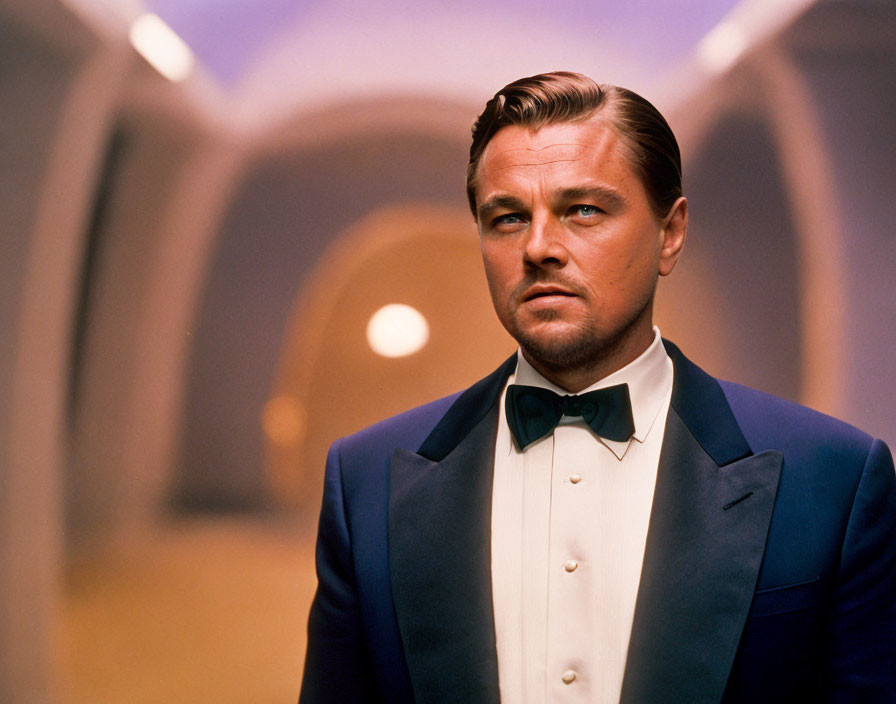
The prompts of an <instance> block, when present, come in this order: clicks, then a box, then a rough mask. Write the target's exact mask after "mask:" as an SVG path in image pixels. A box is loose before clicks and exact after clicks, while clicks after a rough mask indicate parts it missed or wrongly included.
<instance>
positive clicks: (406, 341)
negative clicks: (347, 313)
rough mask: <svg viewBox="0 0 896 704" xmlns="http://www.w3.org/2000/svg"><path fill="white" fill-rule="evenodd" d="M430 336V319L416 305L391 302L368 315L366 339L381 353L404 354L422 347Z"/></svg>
mask: <svg viewBox="0 0 896 704" xmlns="http://www.w3.org/2000/svg"><path fill="white" fill-rule="evenodd" d="M428 340H429V323H427V322H426V318H424V317H423V314H422V313H421V312H420V311H419V310H417V309H416V308H412V307H411V306H408V305H405V304H404V303H390V304H389V305H387V306H383V307H382V308H380V309H379V310H378V311H377V312H376V313H374V314H373V315H372V316H371V317H370V322H368V323H367V342H368V344H369V345H370V348H371V349H372V350H373V351H374V352H376V353H377V354H378V355H382V356H383V357H406V356H408V355H410V354H414V353H415V352H419V351H420V350H421V349H423V346H424V345H425V344H426V342H427V341H428Z"/></svg>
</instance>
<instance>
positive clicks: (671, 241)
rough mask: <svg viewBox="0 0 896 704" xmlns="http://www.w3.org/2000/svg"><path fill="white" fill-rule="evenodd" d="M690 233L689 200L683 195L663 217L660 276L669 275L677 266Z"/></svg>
mask: <svg viewBox="0 0 896 704" xmlns="http://www.w3.org/2000/svg"><path fill="white" fill-rule="evenodd" d="M687 234H688V200H687V198H685V197H684V196H681V197H680V198H679V199H678V200H676V201H675V202H674V203H673V204H672V207H671V208H670V209H669V213H668V214H667V215H666V217H665V218H663V227H662V229H661V230H660V237H661V241H660V262H659V270H660V276H668V275H669V274H671V273H672V270H673V269H674V268H675V264H676V262H677V261H678V257H679V256H680V255H681V250H682V248H683V247H684V240H685V237H687Z"/></svg>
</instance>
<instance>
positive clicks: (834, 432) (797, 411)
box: [719, 380, 874, 460]
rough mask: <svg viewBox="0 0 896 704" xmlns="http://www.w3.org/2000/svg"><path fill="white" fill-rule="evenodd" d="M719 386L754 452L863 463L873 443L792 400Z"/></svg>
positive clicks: (723, 383) (726, 383) (736, 386)
mask: <svg viewBox="0 0 896 704" xmlns="http://www.w3.org/2000/svg"><path fill="white" fill-rule="evenodd" d="M719 384H720V385H721V387H722V391H723V392H724V394H725V397H726V399H727V400H728V403H729V405H730V406H731V410H732V411H733V412H734V415H735V417H736V418H737V421H738V423H739V424H740V427H741V430H742V431H743V433H744V436H745V437H746V439H747V442H748V443H749V444H750V447H751V448H752V449H753V451H754V452H762V451H763V450H783V451H785V454H788V453H789V454H792V455H793V454H796V455H800V456H807V455H812V456H815V455H818V454H824V455H826V456H828V457H840V458H845V457H855V458H862V459H863V460H864V458H865V457H866V456H867V454H868V452H869V451H870V449H871V445H872V443H873V442H874V438H872V437H871V436H870V435H869V434H868V433H866V432H864V431H862V430H860V429H859V428H856V427H855V426H853V425H850V424H849V423H846V422H844V421H842V420H838V419H837V418H834V417H832V416H829V415H826V414H824V413H821V412H819V411H816V410H813V409H811V408H808V407H806V406H801V405H800V404H798V403H794V402H793V401H788V400H786V399H783V398H779V397H777V396H772V395H771V394H767V393H764V392H762V391H758V390H756V389H751V388H749V387H746V386H742V385H740V384H735V383H734V382H730V381H721V380H720V381H719Z"/></svg>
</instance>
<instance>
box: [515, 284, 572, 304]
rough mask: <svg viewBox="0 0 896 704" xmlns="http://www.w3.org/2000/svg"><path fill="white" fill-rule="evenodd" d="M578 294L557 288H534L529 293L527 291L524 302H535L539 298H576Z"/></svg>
mask: <svg viewBox="0 0 896 704" xmlns="http://www.w3.org/2000/svg"><path fill="white" fill-rule="evenodd" d="M575 296H576V294H574V293H573V292H572V291H569V290H567V289H565V288H559V287H557V286H533V287H532V288H530V289H529V290H528V291H526V294H525V296H524V297H523V301H524V302H526V301H533V300H535V299H537V298H548V297H565V298H574V297H575Z"/></svg>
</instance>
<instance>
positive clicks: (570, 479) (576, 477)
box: [569, 474, 582, 484]
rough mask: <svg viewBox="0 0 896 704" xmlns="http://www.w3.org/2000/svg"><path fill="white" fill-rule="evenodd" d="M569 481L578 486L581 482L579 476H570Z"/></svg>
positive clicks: (580, 476)
mask: <svg viewBox="0 0 896 704" xmlns="http://www.w3.org/2000/svg"><path fill="white" fill-rule="evenodd" d="M569 481H571V482H572V483H573V484H578V483H579V482H580V481H582V475H581V474H570V475H569Z"/></svg>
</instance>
